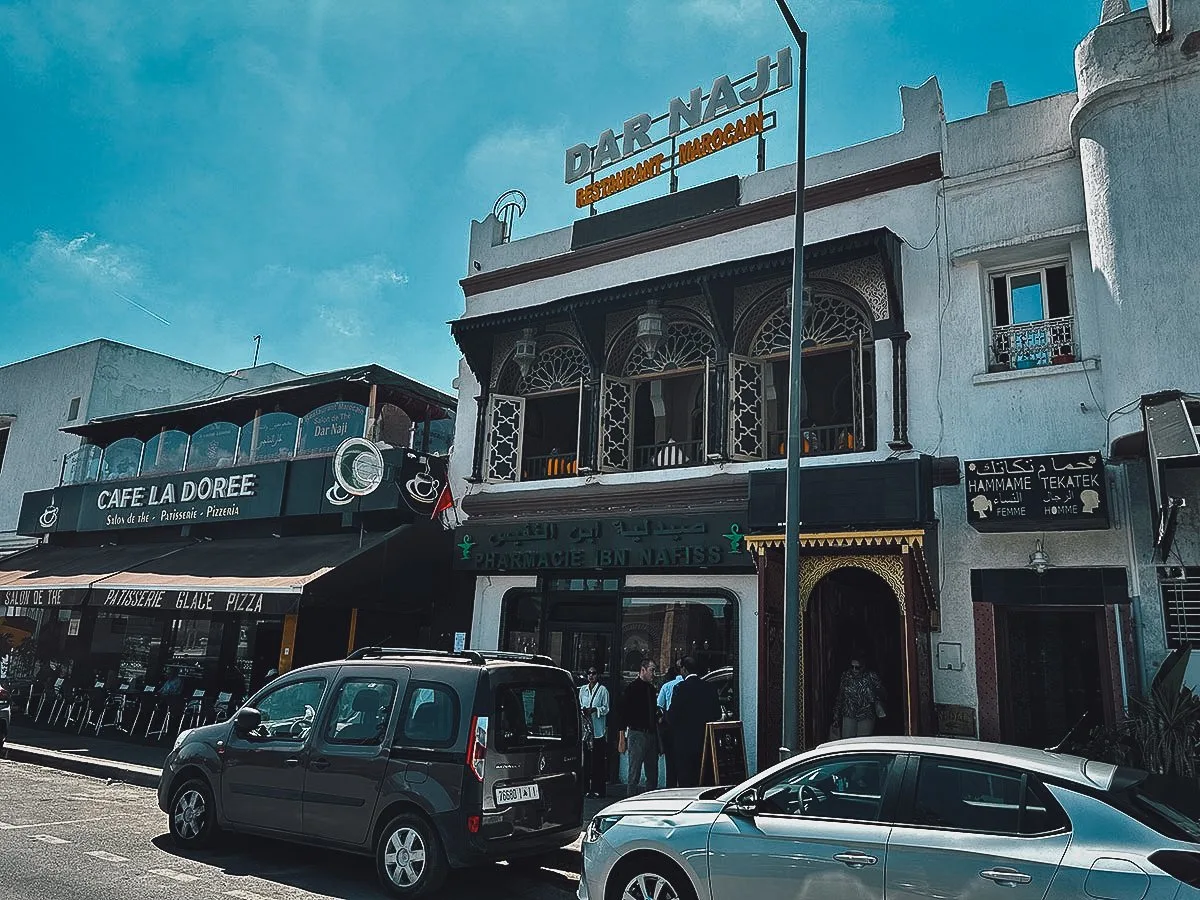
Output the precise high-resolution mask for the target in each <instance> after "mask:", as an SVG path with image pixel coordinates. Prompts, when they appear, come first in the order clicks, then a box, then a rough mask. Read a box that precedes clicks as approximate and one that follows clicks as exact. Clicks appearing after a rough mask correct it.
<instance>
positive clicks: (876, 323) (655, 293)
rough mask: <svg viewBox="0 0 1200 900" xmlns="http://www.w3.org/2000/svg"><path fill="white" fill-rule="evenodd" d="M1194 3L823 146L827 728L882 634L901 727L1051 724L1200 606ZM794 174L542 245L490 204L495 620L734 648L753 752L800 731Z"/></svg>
mask: <svg viewBox="0 0 1200 900" xmlns="http://www.w3.org/2000/svg"><path fill="white" fill-rule="evenodd" d="M1172 6H1173V9H1172V18H1173V34H1172V35H1170V36H1160V35H1158V34H1157V33H1156V29H1155V26H1154V25H1153V24H1152V22H1151V19H1150V16H1149V13H1147V11H1146V10H1139V11H1136V12H1129V11H1128V10H1127V9H1126V8H1125V6H1124V5H1123V4H1122V3H1120V2H1114V0H1109V2H1107V3H1105V4H1104V14H1103V16H1104V21H1103V22H1102V23H1101V24H1100V25H1098V27H1097V28H1096V29H1095V30H1094V31H1093V32H1092V33H1091V34H1090V35H1089V36H1088V37H1087V39H1086V40H1085V41H1084V42H1083V43H1082V44H1081V45H1080V46H1079V48H1077V50H1076V68H1077V74H1078V86H1079V91H1078V93H1071V94H1063V95H1059V96H1054V97H1047V98H1045V99H1042V100H1038V101H1035V102H1032V103H1026V104H1022V105H1019V106H1012V107H1010V106H1009V105H1008V103H1007V101H1006V99H1005V96H1004V90H1003V86H1002V85H999V84H998V85H995V86H993V89H992V92H991V95H990V97H989V102H988V112H987V113H986V114H984V115H980V116H975V117H972V118H969V119H965V120H960V121H952V122H947V121H946V119H945V115H944V112H943V109H942V102H941V93H940V89H939V87H938V84H937V81H936V80H935V79H931V80H930V81H929V82H927V83H926V84H924V85H922V86H921V87H919V88H903V89H901V105H902V111H903V123H904V124H903V129H902V131H900V132H899V133H896V134H892V135H888V136H886V137H882V138H879V139H878V140H874V141H871V142H868V143H865V144H861V145H858V146H854V147H849V148H846V149H843V150H838V151H836V152H833V153H829V154H825V155H822V156H819V157H816V158H814V159H810V160H809V161H808V166H807V177H806V185H807V194H806V208H807V209H808V213H807V215H806V224H805V227H806V242H807V243H806V269H807V271H806V274H807V284H808V287H809V291H808V295H809V296H808V300H807V303H808V306H807V310H808V312H807V316H806V339H807V341H808V345H809V347H810V348H811V349H806V352H805V362H804V370H803V371H804V381H805V388H806V404H807V406H806V415H807V420H808V421H807V422H806V427H805V448H806V456H805V458H804V459H803V462H802V471H803V473H804V478H803V481H802V483H803V484H804V485H805V487H804V492H805V501H804V502H805V513H804V516H803V530H804V535H803V537H802V543H803V545H804V548H805V559H804V569H803V577H802V581H803V585H802V596H803V600H804V604H805V609H806V612H805V615H804V632H805V633H804V635H803V640H802V642H801V646H802V649H803V653H804V659H803V664H802V671H803V680H804V684H803V686H802V687H803V689H802V691H801V697H802V698H803V700H802V702H803V703H804V710H803V711H804V715H803V722H804V725H805V730H806V739H807V740H808V741H810V742H812V741H815V740H819V739H822V738H823V737H824V733H825V732H826V731H827V729H828V727H829V721H830V719H831V718H832V706H833V694H834V691H835V689H836V683H837V677H838V675H839V673H840V672H841V671H842V669H844V668H845V666H846V664H847V663H848V661H849V658H850V657H851V656H855V655H865V656H866V657H867V658H868V660H869V661H870V663H871V665H873V666H874V667H875V668H877V669H878V670H879V671H880V673H881V675H882V676H883V678H884V681H885V683H886V684H887V686H888V687H889V695H890V697H889V706H890V710H889V715H888V717H887V719H885V720H881V722H880V723H878V724H879V727H880V728H881V729H886V730H893V731H897V730H903V731H919V732H931V731H935V730H937V731H941V732H944V733H968V734H972V735H979V736H981V737H985V738H1004V739H1006V740H1010V741H1014V742H1019V743H1029V744H1034V745H1045V744H1048V743H1051V742H1056V741H1057V740H1058V739H1059V738H1061V737H1062V736H1063V732H1065V731H1066V730H1067V729H1068V728H1069V727H1071V726H1073V725H1074V724H1075V723H1076V721H1077V720H1078V719H1079V717H1080V715H1081V714H1082V713H1084V712H1088V713H1089V714H1090V716H1091V719H1090V721H1091V722H1092V723H1098V722H1101V721H1112V720H1114V719H1115V718H1116V717H1118V716H1119V715H1120V714H1121V711H1122V709H1123V707H1124V706H1125V704H1126V703H1127V700H1128V697H1129V696H1130V695H1131V694H1136V693H1138V692H1139V691H1140V690H1141V689H1142V688H1143V687H1144V685H1145V684H1146V681H1147V679H1148V677H1149V676H1150V675H1151V674H1152V673H1153V671H1154V669H1155V667H1156V666H1157V664H1158V663H1159V662H1160V661H1161V659H1162V658H1163V657H1164V656H1165V654H1166V652H1167V650H1168V647H1169V646H1173V645H1174V644H1175V642H1176V641H1177V640H1178V639H1179V638H1182V637H1186V636H1187V635H1188V633H1189V631H1188V629H1189V628H1195V627H1197V626H1200V622H1193V621H1192V620H1190V619H1189V618H1188V616H1189V615H1190V611H1189V610H1190V608H1189V607H1188V606H1187V600H1188V598H1189V597H1192V596H1195V593H1194V592H1195V590H1196V589H1197V586H1200V568H1197V569H1189V565H1192V566H1200V530H1198V529H1197V528H1196V527H1194V526H1195V525H1196V524H1197V523H1198V522H1200V520H1198V519H1196V518H1194V517H1195V515H1196V513H1195V506H1196V500H1195V499H1193V500H1192V501H1191V502H1190V504H1189V505H1180V504H1179V503H1178V502H1177V500H1176V499H1172V498H1197V495H1198V491H1197V482H1196V479H1194V478H1191V477H1190V472H1189V470H1188V468H1187V466H1188V465H1190V463H1192V462H1195V461H1197V460H1198V459H1200V447H1198V446H1197V443H1196V436H1195V426H1194V424H1193V421H1194V420H1200V415H1196V407H1194V406H1193V405H1192V404H1190V403H1189V402H1188V400H1187V398H1188V396H1189V395H1191V394H1200V359H1198V358H1197V356H1196V354H1195V352H1194V349H1193V348H1194V344H1195V342H1196V338H1197V336H1198V328H1197V325H1196V324H1195V317H1194V316H1193V315H1192V314H1191V312H1190V307H1189V303H1190V298H1191V297H1192V296H1194V295H1195V294H1196V293H1197V290H1198V289H1200V284H1198V282H1200V269H1198V268H1197V266H1196V263H1195V260H1196V259H1197V258H1200V239H1198V238H1197V236H1196V232H1195V230H1194V228H1193V227H1192V225H1193V223H1194V222H1195V221H1197V220H1198V219H1200V191H1196V190H1195V189H1194V185H1193V181H1194V179H1193V177H1192V175H1191V173H1192V172H1193V170H1194V169H1196V167H1197V165H1198V164H1200V136H1198V135H1197V131H1196V129H1195V127H1194V119H1195V110H1196V109H1198V108H1200V56H1198V55H1197V50H1198V49H1200V0H1176V2H1174V3H1173V4H1172ZM1063 52H1064V53H1066V52H1068V48H1065V47H1064V48H1063ZM730 115H734V114H730ZM722 121H723V120H717V121H716V122H715V124H717V125H720V124H722ZM630 162H631V164H632V163H633V162H637V159H636V158H631V160H630ZM794 185H795V167H794V166H792V167H783V168H779V169H774V170H769V171H765V172H760V173H756V174H753V175H750V176H747V177H744V178H741V179H726V180H724V181H719V182H715V183H713V184H710V185H705V186H702V187H700V188H695V189H693V190H690V191H683V192H680V193H676V194H671V195H669V196H665V197H662V198H660V199H658V200H652V201H648V202H646V203H642V204H638V205H637V206H633V207H629V208H625V209H617V210H614V211H612V212H609V213H602V214H600V215H597V216H593V217H591V218H588V219H584V220H581V221H579V222H576V223H575V224H574V225H573V226H569V227H566V228H563V229H560V230H557V231H553V232H549V233H546V234H541V235H536V236H533V237H529V238H525V239H522V240H515V241H512V242H504V240H503V229H502V226H501V225H500V223H498V222H497V221H496V219H495V218H494V217H489V218H488V219H486V220H484V221H483V222H476V223H474V224H473V226H472V233H471V248H470V259H469V262H468V270H467V276H466V278H464V280H463V282H462V285H463V289H464V293H465V295H466V308H465V311H464V314H463V316H462V317H461V318H460V319H459V320H457V321H456V322H455V323H454V333H455V337H456V339H457V341H458V343H459V346H460V347H461V348H462V350H463V352H464V361H463V363H462V365H461V368H460V383H459V391H460V400H459V404H460V405H459V413H460V415H459V417H458V432H457V435H456V440H455V447H456V451H457V455H456V456H455V457H454V458H453V460H452V475H453V476H454V477H455V478H456V479H457V480H458V483H459V485H460V487H459V489H458V491H457V494H458V495H459V496H462V497H463V502H462V510H463V512H464V513H465V514H466V515H467V516H468V517H469V518H468V521H467V523H466V525H464V526H463V528H462V529H460V532H459V535H458V537H459V539H460V540H459V547H460V550H461V557H460V559H459V561H458V562H459V567H460V569H462V570H464V571H468V572H474V573H475V574H476V591H475V621H474V630H473V633H472V642H473V644H474V645H475V646H478V647H485V648H486V647H501V648H503V649H538V650H540V651H541V652H549V653H551V654H552V655H555V656H556V657H557V658H558V659H559V660H560V662H561V663H562V664H563V665H566V666H568V667H570V668H573V669H575V670H576V671H583V668H584V667H586V666H588V665H600V666H603V667H605V668H606V669H607V670H608V673H609V677H610V679H611V680H612V681H613V682H615V681H616V676H617V673H624V675H625V676H626V677H628V675H629V671H630V665H633V664H634V663H635V662H636V660H637V659H639V658H640V657H641V656H642V655H651V656H653V657H655V658H656V660H657V661H658V662H659V664H660V667H665V665H667V664H670V663H671V662H672V661H673V660H674V658H675V657H676V656H677V655H679V654H680V653H681V652H686V653H689V654H692V655H701V656H703V657H705V660H704V661H705V662H707V663H708V664H709V665H712V666H716V667H729V668H731V670H732V673H731V674H726V675H722V676H720V677H722V678H723V684H725V685H727V686H728V688H729V691H728V696H727V698H726V700H727V705H729V706H730V707H731V709H730V712H731V714H736V715H738V716H739V717H740V718H742V719H743V720H744V721H745V723H746V743H747V746H748V750H749V755H750V758H751V760H752V763H751V764H752V765H753V761H754V760H755V758H756V757H757V759H758V761H759V762H760V763H762V762H766V761H769V760H771V759H772V758H773V756H774V751H773V748H774V747H775V746H777V745H778V741H779V721H778V719H779V715H778V709H779V706H780V703H781V699H780V698H781V688H780V685H779V673H780V671H781V669H780V659H781V655H780V654H781V642H782V639H781V634H780V627H781V614H780V613H781V585H782V580H781V573H780V564H781V561H782V550H781V546H782V537H781V536H780V535H778V534H777V532H780V531H782V528H781V527H779V524H778V523H779V522H780V521H781V520H782V500H781V497H782V469H783V461H782V459H780V457H781V456H782V452H781V451H782V437H781V433H782V432H783V430H784V429H785V428H786V408H787V398H786V386H787V353H786V351H787V346H788V337H789V334H788V327H787V320H788V309H789V306H788V302H789V301H788V299H787V287H788V285H789V284H790V276H791V255H792V249H793V235H794V221H793V216H792V211H793V209H794ZM659 331H661V332H662V336H661V338H660V339H656V338H655V335H656V334H657V333H658V332H659ZM639 333H640V334H641V336H640V337H639ZM1162 392H1167V393H1162ZM1170 392H1181V393H1170ZM1145 395H1155V396H1149V397H1146V399H1143V397H1144V396H1145ZM1147 421H1148V422H1149V423H1150V426H1149V428H1147V427H1146V425H1145V422H1147ZM1146 431H1149V433H1150V435H1149V439H1147V437H1146V434H1145V432H1146ZM1148 445H1149V447H1150V450H1149V451H1148V450H1147V446H1148ZM472 448H473V452H472ZM1148 452H1149V453H1150V454H1151V455H1152V456H1153V465H1152V466H1151V467H1150V468H1152V469H1153V470H1154V471H1155V472H1158V473H1161V476H1160V477H1156V478H1155V479H1149V478H1148V477H1147V475H1146V472H1147V470H1148V467H1147V454H1148ZM1152 481H1153V483H1152ZM747 497H749V502H747ZM1198 499H1200V498H1198ZM1160 507H1162V508H1165V509H1166V510H1168V512H1169V515H1167V516H1165V517H1162V519H1161V522H1162V524H1163V526H1164V527H1162V528H1160V527H1159V525H1160V516H1159V514H1158V512H1157V510H1158V509H1159V508H1160ZM969 519H970V521H968V520H969ZM751 531H753V532H755V534H754V536H752V537H750V538H749V539H748V540H742V538H743V536H744V535H746V534H749V533H750V532H751ZM1164 556H1165V557H1166V558H1165V559H1164ZM1168 566H1169V568H1168ZM1037 570H1042V571H1037ZM1164 579H1165V582H1164ZM1197 609H1200V607H1197ZM1164 610H1166V611H1167V613H1169V614H1165V613H1164ZM633 668H634V669H636V668H637V667H636V665H633Z"/></svg>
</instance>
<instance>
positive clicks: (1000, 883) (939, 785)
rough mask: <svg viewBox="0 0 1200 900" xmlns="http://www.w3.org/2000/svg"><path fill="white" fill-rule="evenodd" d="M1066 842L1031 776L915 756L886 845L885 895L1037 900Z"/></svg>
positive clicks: (1064, 822)
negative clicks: (900, 805) (898, 811)
mask: <svg viewBox="0 0 1200 900" xmlns="http://www.w3.org/2000/svg"><path fill="white" fill-rule="evenodd" d="M914 782H915V783H914ZM1070 841H1071V832H1070V824H1069V820H1068V819H1067V816H1066V814H1065V813H1064V812H1063V810H1062V808H1061V807H1060V806H1059V805H1058V803H1057V802H1056V801H1055V800H1054V798H1053V797H1052V796H1051V795H1050V792H1049V791H1047V790H1046V788H1045V787H1044V786H1043V785H1042V784H1041V783H1040V782H1039V781H1038V780H1037V778H1036V777H1034V776H1032V775H1029V774H1028V773H1025V772H1021V771H1019V770H1016V769H1010V768H1007V767H1004V766H994V765H989V764H986V763H979V762H974V761H972V760H970V759H950V758H940V757H924V758H922V759H920V761H919V762H918V760H917V759H916V758H914V759H913V761H912V763H911V766H910V770H909V777H908V779H907V780H906V784H905V790H904V799H903V800H902V808H901V811H900V813H899V814H898V816H897V822H896V826H895V827H894V828H893V829H892V834H891V838H890V840H889V842H888V851H887V897H888V900H907V898H914V900H915V898H918V897H920V898H922V900H926V898H929V897H971V898H972V900H993V898H996V900H1001V898H1003V900H1040V898H1042V897H1043V896H1044V895H1045V893H1046V891H1047V890H1048V889H1049V887H1050V883H1051V882H1052V881H1053V880H1054V874H1055V872H1056V871H1058V866H1059V863H1061V862H1062V858H1063V854H1065V853H1066V851H1067V845H1068V844H1069V843H1070Z"/></svg>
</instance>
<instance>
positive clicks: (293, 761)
mask: <svg viewBox="0 0 1200 900" xmlns="http://www.w3.org/2000/svg"><path fill="white" fill-rule="evenodd" d="M283 764H284V765H285V766H286V767H287V768H289V769H291V768H295V767H296V766H298V765H300V757H298V756H289V757H288V758H287V759H285V760H284V761H283Z"/></svg>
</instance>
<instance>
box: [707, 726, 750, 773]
mask: <svg viewBox="0 0 1200 900" xmlns="http://www.w3.org/2000/svg"><path fill="white" fill-rule="evenodd" d="M748 777H749V775H748V774H747V772H746V738H745V734H744V733H743V731H742V723H741V722H740V721H733V722H709V723H708V724H707V725H705V726H704V752H703V755H702V756H701V758H700V784H701V786H702V787H704V786H709V785H712V786H714V787H715V786H718V785H735V784H741V783H742V782H743V781H745V780H746V779H747V778H748Z"/></svg>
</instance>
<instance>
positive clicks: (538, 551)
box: [454, 515, 754, 572]
mask: <svg viewBox="0 0 1200 900" xmlns="http://www.w3.org/2000/svg"><path fill="white" fill-rule="evenodd" d="M745 534H746V533H745V526H744V523H742V522H740V521H738V520H736V519H732V518H730V517H728V516H685V517H676V516H670V517H666V516H663V517H660V516H633V515H631V516H612V517H606V518H597V519H568V520H563V521H526V522H521V523H510V524H505V525H469V524H468V525H464V526H463V527H461V528H459V529H458V530H457V531H456V532H455V534H454V538H455V541H456V544H455V546H456V548H457V549H456V550H455V551H454V566H455V568H456V569H459V570H465V571H472V572H540V571H549V570H567V569H581V570H595V569H689V568H749V567H752V566H753V565H754V560H753V559H752V558H751V556H750V552H749V551H748V550H747V549H746V544H745Z"/></svg>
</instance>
